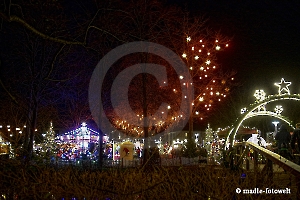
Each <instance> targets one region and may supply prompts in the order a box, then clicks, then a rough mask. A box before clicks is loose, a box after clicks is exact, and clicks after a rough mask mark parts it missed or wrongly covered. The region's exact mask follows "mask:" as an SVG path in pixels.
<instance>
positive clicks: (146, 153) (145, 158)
mask: <svg viewBox="0 0 300 200" xmlns="http://www.w3.org/2000/svg"><path fill="white" fill-rule="evenodd" d="M142 88H143V116H144V118H143V127H144V149H143V166H144V165H146V163H147V162H148V159H149V157H150V156H149V149H148V145H149V140H148V137H149V127H148V121H147V117H148V112H147V111H148V110H147V74H145V73H143V74H142Z"/></svg>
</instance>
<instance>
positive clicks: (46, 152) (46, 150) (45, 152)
mask: <svg viewBox="0 0 300 200" xmlns="http://www.w3.org/2000/svg"><path fill="white" fill-rule="evenodd" d="M43 137H44V141H43V143H42V145H41V151H40V154H41V156H42V157H46V158H51V157H53V156H55V154H56V153H57V144H56V142H55V131H54V130H53V124H52V122H50V128H49V130H48V131H47V132H46V133H45V134H43Z"/></svg>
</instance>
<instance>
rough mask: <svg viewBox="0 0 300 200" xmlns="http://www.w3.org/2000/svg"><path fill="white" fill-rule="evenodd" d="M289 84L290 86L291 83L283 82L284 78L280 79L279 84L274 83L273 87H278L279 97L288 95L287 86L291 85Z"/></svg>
mask: <svg viewBox="0 0 300 200" xmlns="http://www.w3.org/2000/svg"><path fill="white" fill-rule="evenodd" d="M291 84H292V82H286V81H285V80H284V78H282V79H281V82H280V83H274V85H276V86H277V87H278V93H279V95H284V94H288V95H290V89H289V85H291Z"/></svg>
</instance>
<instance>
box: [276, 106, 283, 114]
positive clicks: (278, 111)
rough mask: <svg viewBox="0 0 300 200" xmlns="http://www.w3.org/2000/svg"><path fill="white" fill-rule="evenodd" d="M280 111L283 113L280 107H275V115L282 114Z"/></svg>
mask: <svg viewBox="0 0 300 200" xmlns="http://www.w3.org/2000/svg"><path fill="white" fill-rule="evenodd" d="M282 111H283V107H282V106H281V105H277V106H276V107H275V113H276V114H277V115H280V114H281V113H282Z"/></svg>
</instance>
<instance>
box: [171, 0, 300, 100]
mask: <svg viewBox="0 0 300 200" xmlns="http://www.w3.org/2000/svg"><path fill="white" fill-rule="evenodd" d="M175 2H176V3H178V4H179V5H182V6H186V7H187V8H188V9H189V10H190V11H191V12H192V13H197V14H199V13H203V14H205V15H206V16H207V17H209V19H210V23H211V25H212V26H214V28H216V29H220V30H221V32H222V33H224V34H225V35H227V36H233V40H232V42H231V44H230V48H229V49H228V52H227V53H226V54H225V56H224V57H223V58H222V59H221V61H222V62H221V64H222V65H223V67H224V68H228V67H229V68H233V69H235V70H236V71H237V72H238V74H237V77H238V78H239V80H240V81H242V83H243V85H242V87H241V90H249V95H253V93H254V90H255V89H264V90H265V91H266V93H267V94H271V93H272V94H275V93H277V90H278V88H277V87H276V86H274V82H279V81H280V79H281V78H282V77H283V78H285V80H286V81H291V82H292V85H291V86H290V89H291V93H300V88H299V86H300V68H299V67H300V48H299V46H300V37H299V33H300V13H299V10H300V1H296V0H295V1H270V0H269V1H263V0H262V1H253V0H241V1H238V0H227V1H216V0H204V1H203V0H201V1H184V0H177V1H175Z"/></svg>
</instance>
